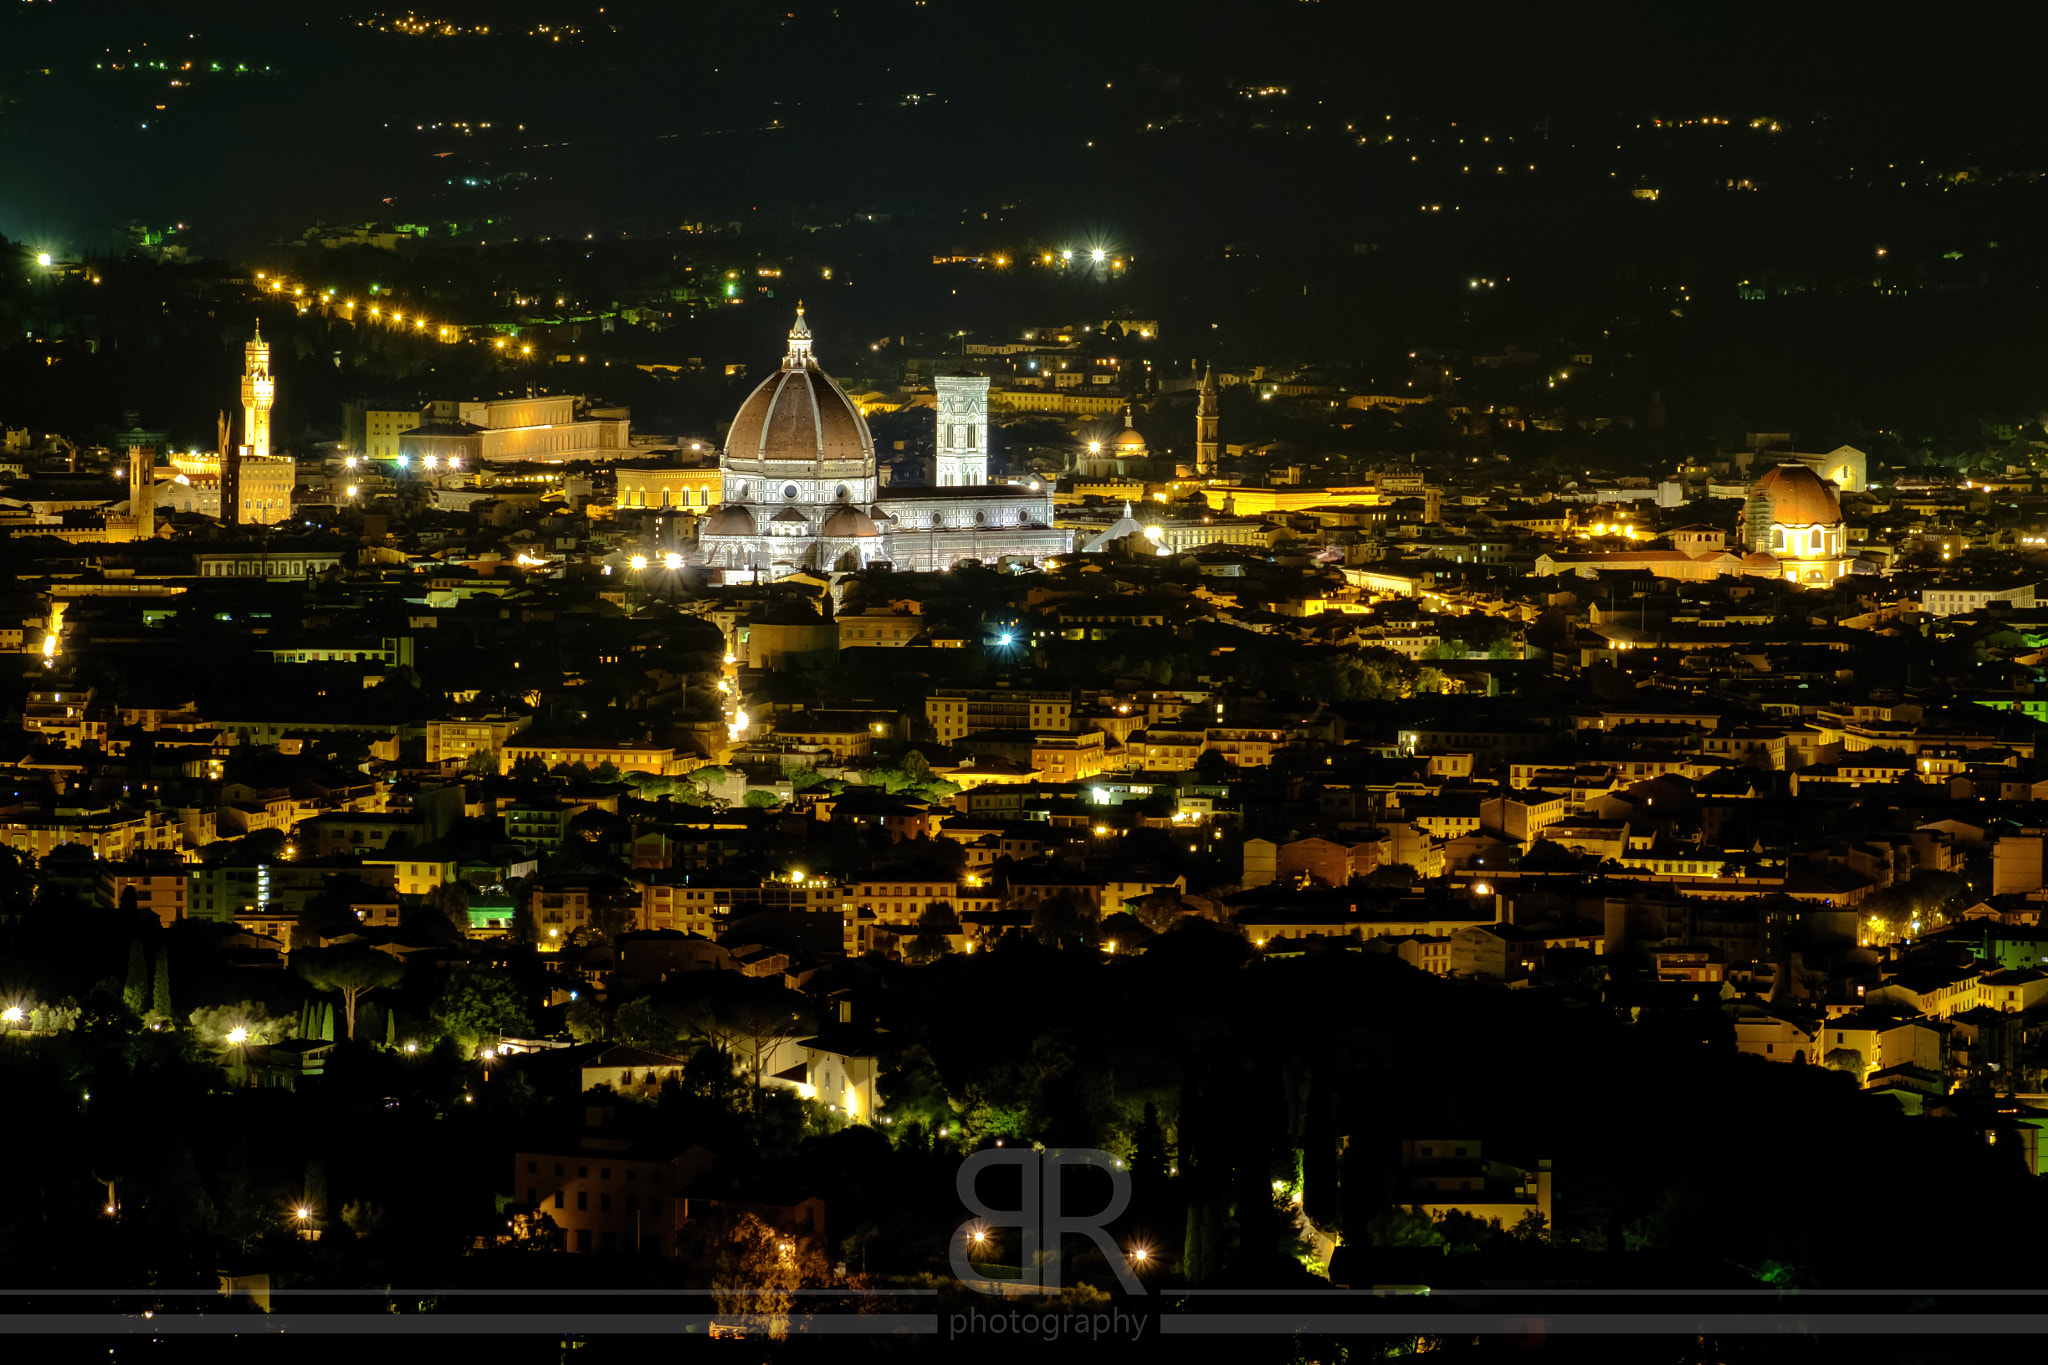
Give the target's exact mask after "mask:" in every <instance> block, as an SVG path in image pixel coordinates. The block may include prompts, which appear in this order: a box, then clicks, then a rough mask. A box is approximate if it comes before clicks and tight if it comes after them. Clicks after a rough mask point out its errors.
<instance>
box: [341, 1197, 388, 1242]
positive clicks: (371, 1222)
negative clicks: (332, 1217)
mask: <svg viewBox="0 0 2048 1365" xmlns="http://www.w3.org/2000/svg"><path fill="white" fill-rule="evenodd" d="M341 1221H342V1222H344V1223H346V1224H348V1230H349V1231H350V1232H353V1233H354V1234H355V1235H356V1236H358V1237H368V1236H369V1235H370V1234H371V1233H373V1232H375V1231H377V1229H379V1228H381V1227H383V1226H384V1206H383V1205H382V1204H373V1203H371V1202H369V1201H368V1200H363V1199H352V1200H350V1201H349V1202H348V1203H347V1204H345V1205H343V1206H342V1210H341Z"/></svg>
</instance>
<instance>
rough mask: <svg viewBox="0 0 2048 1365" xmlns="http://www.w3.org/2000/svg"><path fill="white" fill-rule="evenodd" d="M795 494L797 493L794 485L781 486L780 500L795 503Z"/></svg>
mask: <svg viewBox="0 0 2048 1365" xmlns="http://www.w3.org/2000/svg"><path fill="white" fill-rule="evenodd" d="M796 493H797V488H796V485H795V484H793V483H786V484H784V485H782V498H783V501H785V502H795V501H796Z"/></svg>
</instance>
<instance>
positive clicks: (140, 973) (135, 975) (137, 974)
mask: <svg viewBox="0 0 2048 1365" xmlns="http://www.w3.org/2000/svg"><path fill="white" fill-rule="evenodd" d="M121 1003H122V1004H124V1005H126V1006H127V1007H128V1012H129V1013H130V1014H132V1015H135V1016H136V1017H137V1018H140V1017H141V1016H142V1014H143V1012H144V1011H146V1010H147V1009H148V1008H149V955H148V954H146V953H145V952H143V951H142V940H141V939H139V938H135V939H130V940H128V983H127V985H125V986H123V987H122V988H121Z"/></svg>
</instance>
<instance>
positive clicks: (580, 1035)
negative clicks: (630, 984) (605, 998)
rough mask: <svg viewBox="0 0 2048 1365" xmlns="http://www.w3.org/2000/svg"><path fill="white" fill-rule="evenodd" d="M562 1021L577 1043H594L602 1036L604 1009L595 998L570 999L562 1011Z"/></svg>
mask: <svg viewBox="0 0 2048 1365" xmlns="http://www.w3.org/2000/svg"><path fill="white" fill-rule="evenodd" d="M562 1023H563V1026H564V1027H566V1028H567V1029H568V1030H569V1036H570V1037H571V1038H574V1039H575V1040H576V1041H577V1042H579V1043H595V1042H598V1041H600V1040H601V1039H603V1037H604V1033H605V1028H604V1009H603V1008H602V1007H601V1006H600V1005H599V1004H598V1003H597V1002H596V1001H595V1000H582V999H578V1000H571V1001H570V1002H569V1006H568V1008H567V1009H565V1010H563V1011H562Z"/></svg>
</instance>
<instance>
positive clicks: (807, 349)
mask: <svg viewBox="0 0 2048 1365" xmlns="http://www.w3.org/2000/svg"><path fill="white" fill-rule="evenodd" d="M789 342H790V346H789V354H788V355H786V356H784V357H783V360H782V367H781V368H780V369H778V370H777V371H776V372H775V373H774V374H771V375H769V376H768V377H767V378H766V379H764V380H762V381H761V383H760V385H759V386H758V387H757V388H755V390H754V391H753V392H752V393H751V394H749V395H747V401H746V402H744V403H742V404H740V410H739V413H738V415H737V416H735V417H734V418H733V419H732V431H731V432H730V433H729V434H728V435H727V437H726V442H725V454H726V459H727V460H728V461H755V460H784V461H791V462H802V463H804V464H815V463H818V462H819V461H825V460H872V459H873V458H874V455H875V441H874V438H873V437H872V436H870V435H869V434H868V424H867V422H866V421H865V420H864V419H863V418H862V417H861V415H860V409H859V408H857V407H855V406H854V405H853V402H852V400H851V399H849V398H848V397H847V396H846V393H845V391H844V390H842V389H841V388H840V387H839V386H838V385H837V384H835V383H833V382H832V378H831V376H830V375H827V374H826V373H825V372H824V371H823V370H821V369H819V368H818V362H817V359H816V358H815V357H814V356H812V355H811V333H810V328H809V326H808V325H806V324H805V322H804V315H803V309H802V307H801V306H799V307H798V309H797V315H796V326H795V327H794V328H793V329H792V330H791V331H790V334H789Z"/></svg>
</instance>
